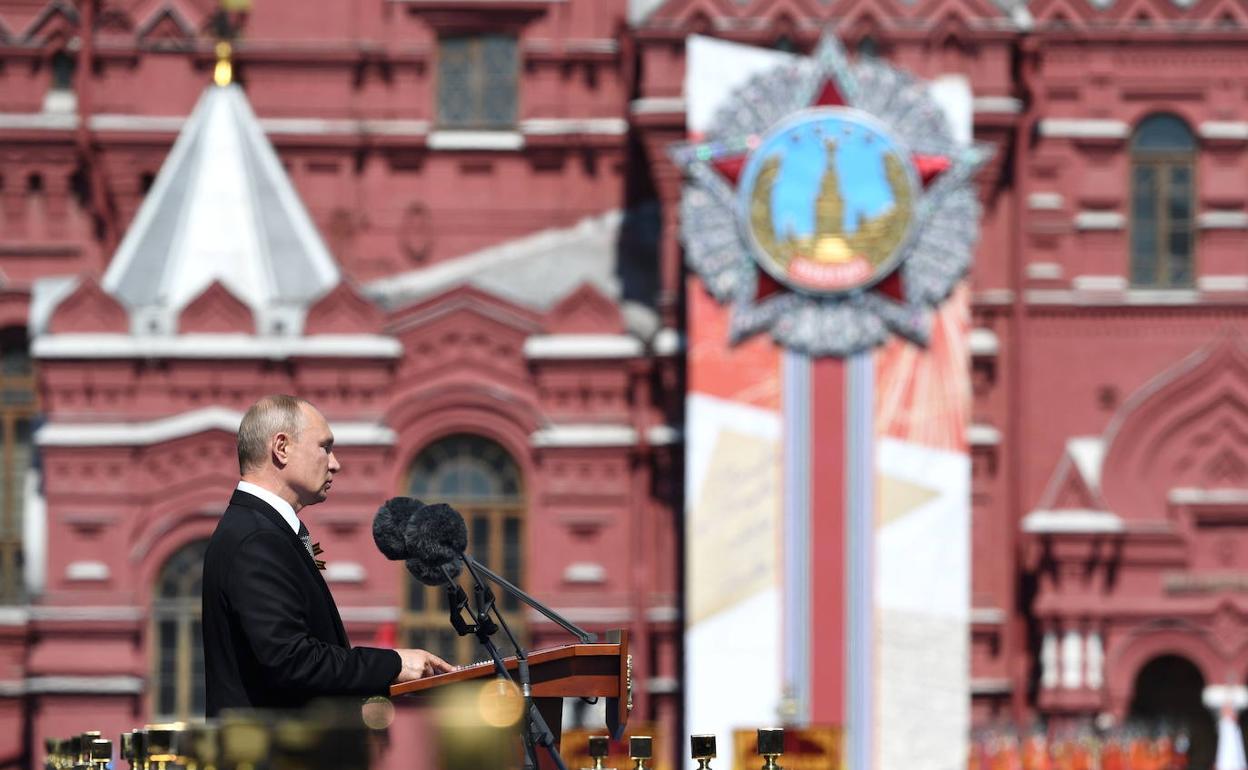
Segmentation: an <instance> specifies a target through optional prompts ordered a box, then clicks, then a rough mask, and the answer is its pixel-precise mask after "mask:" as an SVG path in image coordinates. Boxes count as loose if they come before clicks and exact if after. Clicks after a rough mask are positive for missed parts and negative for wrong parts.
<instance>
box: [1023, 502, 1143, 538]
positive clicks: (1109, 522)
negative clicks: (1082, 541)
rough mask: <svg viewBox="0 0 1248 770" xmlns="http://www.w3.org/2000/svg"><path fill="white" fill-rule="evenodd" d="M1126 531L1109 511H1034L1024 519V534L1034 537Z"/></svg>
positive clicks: (1109, 533) (1118, 518) (1073, 509)
mask: <svg viewBox="0 0 1248 770" xmlns="http://www.w3.org/2000/svg"><path fill="white" fill-rule="evenodd" d="M1125 530H1126V526H1125V525H1124V523H1123V521H1122V518H1121V517H1120V516H1118V515H1117V514H1114V513H1110V512H1109V511H1089V510H1084V509H1077V508H1071V509H1066V510H1034V511H1032V512H1031V513H1029V514H1027V515H1026V516H1024V517H1023V532H1026V533H1028V534H1032V535H1067V534H1069V535H1101V534H1106V535H1112V534H1117V533H1120V532H1123V531H1125Z"/></svg>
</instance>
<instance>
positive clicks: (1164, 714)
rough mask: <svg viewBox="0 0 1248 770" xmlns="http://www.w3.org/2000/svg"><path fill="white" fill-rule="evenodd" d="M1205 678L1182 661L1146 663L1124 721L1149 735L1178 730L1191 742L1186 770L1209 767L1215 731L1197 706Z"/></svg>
mask: <svg viewBox="0 0 1248 770" xmlns="http://www.w3.org/2000/svg"><path fill="white" fill-rule="evenodd" d="M1204 689H1205V678H1204V677H1203V676H1201V673H1200V669H1198V668H1196V666H1195V664H1193V663H1192V662H1191V661H1189V660H1187V659H1186V658H1181V657H1179V656H1178V655H1163V656H1161V657H1158V658H1153V659H1152V660H1150V661H1149V662H1148V663H1147V664H1146V665H1145V666H1144V667H1143V668H1141V669H1140V673H1139V674H1137V675H1136V677H1135V691H1134V694H1133V695H1132V697H1131V711H1130V714H1129V716H1128V720H1129V721H1130V722H1131V723H1134V724H1136V725H1138V726H1139V727H1141V728H1144V729H1146V730H1150V731H1165V732H1167V733H1173V732H1176V731H1179V730H1182V731H1184V732H1186V733H1187V735H1188V737H1189V738H1190V739H1191V749H1190V752H1189V754H1188V757H1189V762H1190V764H1189V767H1190V770H1209V768H1211V767H1213V755H1214V750H1215V749H1216V748H1217V727H1216V725H1215V724H1214V721H1213V714H1211V713H1210V712H1209V709H1207V708H1205V705H1204V703H1202V702H1201V695H1202V693H1203V692H1204Z"/></svg>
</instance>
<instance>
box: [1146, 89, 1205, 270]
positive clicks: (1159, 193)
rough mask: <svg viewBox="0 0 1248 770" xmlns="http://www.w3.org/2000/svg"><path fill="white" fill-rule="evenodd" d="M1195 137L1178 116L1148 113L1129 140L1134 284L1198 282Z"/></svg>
mask: <svg viewBox="0 0 1248 770" xmlns="http://www.w3.org/2000/svg"><path fill="white" fill-rule="evenodd" d="M1195 166H1196V137H1195V136H1193V135H1192V131H1191V129H1190V128H1188V127H1187V124H1186V123H1184V122H1183V121H1182V120H1181V119H1179V118H1177V117H1175V116H1174V115H1165V114H1159V115H1150V116H1149V117H1147V118H1145V119H1144V120H1143V121H1142V122H1141V123H1140V125H1139V126H1138V127H1137V128H1136V130H1135V135H1134V136H1133V137H1132V138H1131V283H1132V285H1134V286H1138V287H1144V288H1182V287H1187V286H1191V285H1192V282H1193V280H1194V276H1193V273H1194V271H1193V269H1192V252H1193V245H1194V243H1193V241H1194V237H1193V236H1194V233H1195V227H1194V225H1195V213H1194V212H1193V208H1194V205H1193V202H1194V200H1195V192H1194V191H1195V180H1194V176H1195Z"/></svg>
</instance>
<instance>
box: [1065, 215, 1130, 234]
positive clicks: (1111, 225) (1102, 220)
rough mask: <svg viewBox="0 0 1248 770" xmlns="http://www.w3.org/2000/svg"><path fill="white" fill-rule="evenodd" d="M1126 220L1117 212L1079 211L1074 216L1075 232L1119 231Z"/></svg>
mask: <svg viewBox="0 0 1248 770" xmlns="http://www.w3.org/2000/svg"><path fill="white" fill-rule="evenodd" d="M1126 226H1127V218H1126V217H1125V216H1124V215H1122V214H1120V213H1118V212H1117V211H1080V212H1079V213H1078V214H1075V229H1077V230H1121V229H1122V228H1124V227H1126Z"/></svg>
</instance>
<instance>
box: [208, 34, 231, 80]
mask: <svg viewBox="0 0 1248 770" xmlns="http://www.w3.org/2000/svg"><path fill="white" fill-rule="evenodd" d="M233 51H234V49H233V47H232V46H231V45H230V44H229V43H228V42H227V41H225V40H221V41H218V42H217V66H216V69H214V70H213V71H212V81H213V82H214V83H216V84H217V85H219V86H228V85H229V84H230V83H231V82H233V81H234V64H233V63H232V62H231V61H230V56H231V54H232V53H233Z"/></svg>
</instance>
